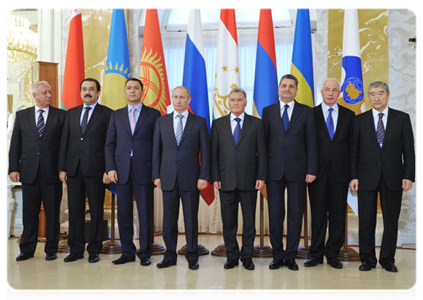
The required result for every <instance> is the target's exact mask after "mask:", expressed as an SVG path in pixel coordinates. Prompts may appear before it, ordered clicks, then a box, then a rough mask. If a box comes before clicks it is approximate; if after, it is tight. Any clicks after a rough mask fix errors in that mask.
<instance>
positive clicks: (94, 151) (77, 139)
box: [59, 103, 112, 177]
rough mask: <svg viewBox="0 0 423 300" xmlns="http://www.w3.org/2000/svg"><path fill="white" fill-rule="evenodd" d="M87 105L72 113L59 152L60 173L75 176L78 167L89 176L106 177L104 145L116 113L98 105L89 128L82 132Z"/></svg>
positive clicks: (75, 108)
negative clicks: (81, 121)
mask: <svg viewBox="0 0 423 300" xmlns="http://www.w3.org/2000/svg"><path fill="white" fill-rule="evenodd" d="M83 107H84V106H83V105H80V106H77V107H74V108H72V109H70V110H69V111H68V114H67V116H66V120H65V125H64V126H63V133H62V140H61V142H60V152H59V171H66V172H67V175H68V176H75V174H76V170H77V168H78V165H79V166H80V168H81V172H82V174H84V176H87V177H103V174H104V172H105V170H106V161H105V157H104V145H105V143H106V135H107V128H108V126H109V119H110V114H111V113H112V110H111V109H110V108H108V107H106V106H103V105H100V104H99V103H97V105H96V107H95V109H94V111H93V112H92V115H91V118H90V120H89V122H88V126H87V128H86V130H85V132H84V134H82V133H81V126H80V120H81V112H82V109H83Z"/></svg>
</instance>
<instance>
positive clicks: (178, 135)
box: [175, 114, 184, 146]
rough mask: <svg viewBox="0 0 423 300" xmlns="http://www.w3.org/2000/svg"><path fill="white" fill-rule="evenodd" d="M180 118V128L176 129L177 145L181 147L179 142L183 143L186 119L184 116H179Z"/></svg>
mask: <svg viewBox="0 0 423 300" xmlns="http://www.w3.org/2000/svg"><path fill="white" fill-rule="evenodd" d="M176 117H177V118H179V123H178V127H177V128H176V136H175V138H176V144H177V145H178V146H179V142H180V141H181V137H182V133H183V132H184V128H183V126H182V119H183V118H184V116H183V115H181V114H179V115H177V116H176Z"/></svg>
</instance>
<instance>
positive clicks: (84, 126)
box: [81, 106, 91, 134]
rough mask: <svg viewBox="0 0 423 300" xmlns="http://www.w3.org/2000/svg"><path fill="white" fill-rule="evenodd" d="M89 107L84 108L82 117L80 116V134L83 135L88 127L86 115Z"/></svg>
mask: <svg viewBox="0 0 423 300" xmlns="http://www.w3.org/2000/svg"><path fill="white" fill-rule="evenodd" d="M90 109H91V107H89V106H87V107H85V111H84V115H83V116H82V123H81V133H82V134H84V133H85V129H87V126H88V114H89V111H90Z"/></svg>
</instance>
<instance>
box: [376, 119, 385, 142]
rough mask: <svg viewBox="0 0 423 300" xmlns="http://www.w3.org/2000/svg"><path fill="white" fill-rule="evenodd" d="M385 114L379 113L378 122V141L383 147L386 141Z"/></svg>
mask: <svg viewBox="0 0 423 300" xmlns="http://www.w3.org/2000/svg"><path fill="white" fill-rule="evenodd" d="M382 118H383V113H379V121H378V122H377V140H378V141H379V144H380V145H381V146H382V144H383V140H384V139H385V127H384V126H383V121H382Z"/></svg>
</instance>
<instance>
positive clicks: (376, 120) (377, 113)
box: [372, 107, 389, 131]
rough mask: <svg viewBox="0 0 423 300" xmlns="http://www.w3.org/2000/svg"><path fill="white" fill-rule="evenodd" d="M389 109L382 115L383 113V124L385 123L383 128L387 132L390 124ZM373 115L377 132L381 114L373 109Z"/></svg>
mask: <svg viewBox="0 0 423 300" xmlns="http://www.w3.org/2000/svg"><path fill="white" fill-rule="evenodd" d="M388 110H389V109H388V107H386V108H385V109H384V110H383V111H382V113H383V117H382V122H383V127H384V128H385V130H386V124H388ZM372 114H373V121H374V123H375V131H377V123H378V122H379V114H380V112H379V111H377V110H376V109H374V108H372Z"/></svg>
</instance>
